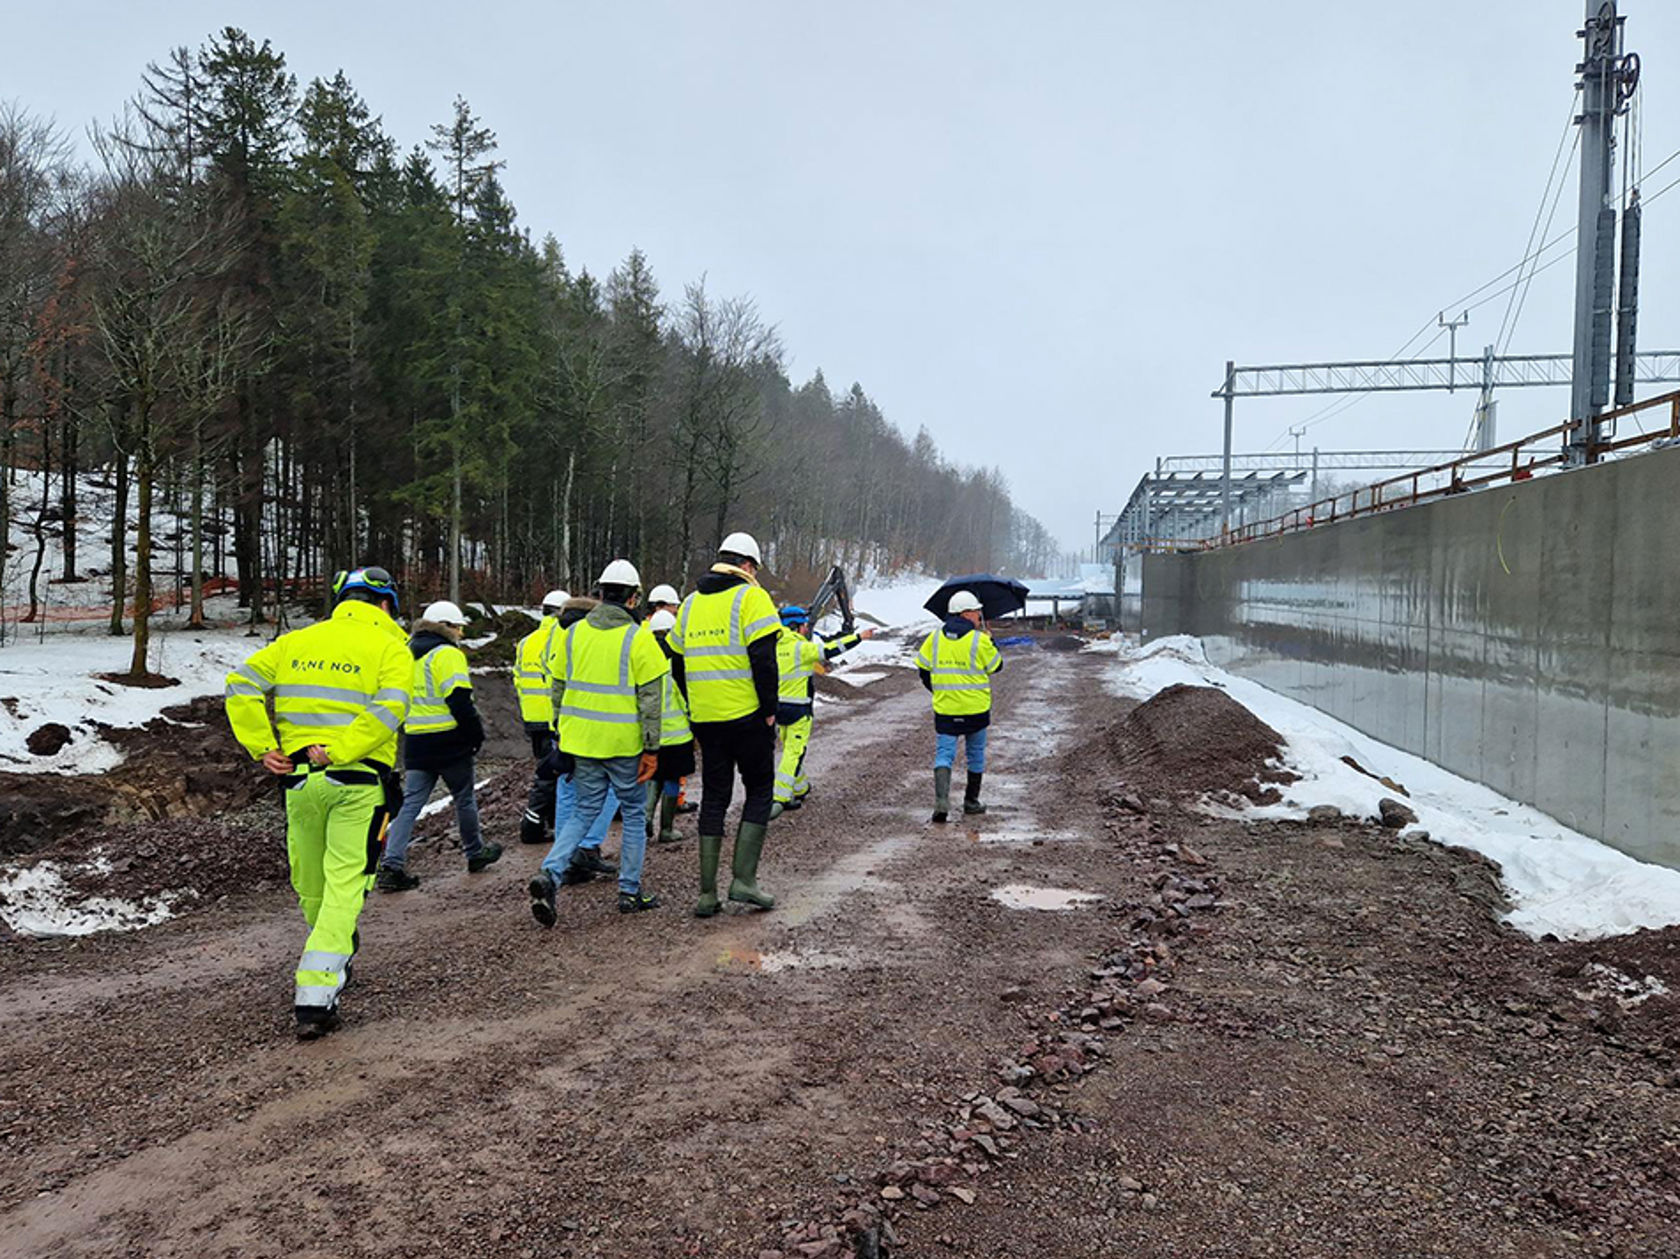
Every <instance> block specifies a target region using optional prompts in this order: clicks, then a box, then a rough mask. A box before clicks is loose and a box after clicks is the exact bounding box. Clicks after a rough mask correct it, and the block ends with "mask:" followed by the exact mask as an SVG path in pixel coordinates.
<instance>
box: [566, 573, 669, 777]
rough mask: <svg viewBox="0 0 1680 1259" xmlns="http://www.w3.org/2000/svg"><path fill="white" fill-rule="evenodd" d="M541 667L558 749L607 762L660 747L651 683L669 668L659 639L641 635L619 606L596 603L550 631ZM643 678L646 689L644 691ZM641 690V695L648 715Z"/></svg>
mask: <svg viewBox="0 0 1680 1259" xmlns="http://www.w3.org/2000/svg"><path fill="white" fill-rule="evenodd" d="M548 671H549V673H550V674H551V675H552V677H553V678H554V692H553V694H554V702H555V704H556V706H557V709H558V712H559V719H560V720H559V732H560V748H561V750H562V751H564V752H567V753H569V754H571V755H572V756H584V757H589V758H591V759H594V760H606V759H608V758H610V757H618V756H639V755H640V754H641V753H642V752H644V751H653V750H655V749H656V748H658V747H659V745H660V739H661V736H662V719H663V709H662V702H663V701H662V688H661V687H660V686H658V685H657V684H658V683H659V682H660V680H661V679H662V678H664V676H665V675H666V674H667V673H668V672H669V671H670V665H669V664H667V663H666V660H665V653H664V652H663V651H661V650H660V648H659V640H658V639H656V638H655V637H654V636H653V635H652V634H644V633H641V632H640V626H638V625H637V624H636V622H635V621H634V620H633V619H632V618H631V616H630V614H629V613H628V612H627V611H625V610H624V609H623V608H621V607H617V606H615V605H613V604H607V603H603V604H602V605H601V606H600V607H598V608H596V609H595V611H593V612H591V613H590V614H589V615H588V616H587V617H585V618H584V619H583V620H581V621H579V622H578V623H577V624H576V625H573V626H570V627H569V628H567V629H565V630H562V631H561V632H560V633H559V634H557V635H555V639H554V643H553V646H552V648H551V649H550V655H549V658H548ZM650 683H652V684H654V685H653V687H652V689H651V692H649V691H647V690H646V689H645V688H647V687H648V686H649V684H650ZM638 692H642V694H641V695H639V694H638ZM642 695H647V696H648V704H649V711H648V713H647V714H644V713H643V711H642V702H641V700H642ZM644 716H646V717H647V718H648V720H647V721H646V722H645V723H644Z"/></svg>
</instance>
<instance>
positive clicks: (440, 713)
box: [403, 643, 472, 734]
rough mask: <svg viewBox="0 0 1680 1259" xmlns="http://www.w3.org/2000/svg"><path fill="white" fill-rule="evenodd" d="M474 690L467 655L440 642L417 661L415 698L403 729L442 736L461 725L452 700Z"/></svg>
mask: <svg viewBox="0 0 1680 1259" xmlns="http://www.w3.org/2000/svg"><path fill="white" fill-rule="evenodd" d="M462 689H465V690H469V691H470V690H472V674H471V673H470V672H469V671H468V669H467V654H466V652H464V651H462V650H461V649H460V648H459V647H457V646H455V645H454V644H452V643H440V644H439V645H438V646H436V647H433V648H432V649H431V650H430V651H428V652H427V653H426V654H425V655H424V656H421V657H420V659H418V660H416V661H415V662H414V698H413V700H412V701H411V702H410V703H409V706H408V720H407V721H405V722H403V729H405V730H407V731H408V732H409V733H410V734H442V733H443V732H444V731H446V730H453V729H455V727H456V726H457V725H459V724H460V723H459V722H457V721H456V720H455V714H454V713H452V712H450V711H449V697H450V695H451V694H453V693H454V692H456V691H458V690H462Z"/></svg>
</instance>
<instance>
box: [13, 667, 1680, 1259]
mask: <svg viewBox="0 0 1680 1259" xmlns="http://www.w3.org/2000/svg"><path fill="white" fill-rule="evenodd" d="M1114 667H1115V666H1114V664H1113V662H1112V660H1111V659H1106V658H1099V657H1092V656H1079V655H1075V654H1071V653H1063V652H1052V651H1034V650H1031V649H1028V650H1024V651H1014V652H1012V653H1010V656H1009V667H1008V669H1007V670H1006V672H1005V674H1004V676H1003V679H1002V682H1001V686H1000V691H999V697H998V712H999V716H998V721H997V724H996V725H995V726H994V731H993V741H992V753H991V765H990V766H989V771H990V772H989V774H988V788H989V791H988V794H989V798H990V803H991V806H992V812H991V813H990V814H988V815H987V817H986V818H985V819H984V820H983V821H982V822H981V823H980V824H979V825H978V826H974V827H964V826H951V827H945V828H935V827H931V826H930V825H928V824H927V822H926V816H927V809H928V800H927V796H928V794H929V785H928V779H929V773H928V770H927V768H926V766H927V763H928V761H929V760H930V750H931V737H930V725H931V723H930V721H929V719H928V716H927V705H926V698H925V696H924V694H923V693H922V692H921V691H920V689H919V688H917V687H915V685H914V681H913V676H912V675H909V674H906V673H903V672H895V673H893V674H892V675H890V676H889V677H887V678H885V679H883V680H882V681H880V682H878V683H875V684H874V685H872V686H869V687H865V688H863V689H861V690H860V691H859V692H858V693H857V696H856V698H853V699H850V700H848V701H844V702H842V701H839V700H836V702H833V703H829V704H826V705H825V706H824V707H823V708H822V709H821V711H820V713H819V718H818V727H817V731H816V737H815V740H814V742H813V750H812V753H811V758H810V769H811V776H812V779H813V782H814V784H815V794H814V795H813V798H812V801H811V803H810V805H809V806H808V807H807V808H805V809H804V810H802V811H801V812H799V813H797V814H795V815H791V816H789V817H788V818H786V819H784V820H783V821H780V822H778V823H776V824H775V826H774V827H773V829H772V832H771V838H770V842H769V844H768V845H767V851H766V858H765V865H764V868H763V870H762V879H763V883H764V885H765V886H766V887H767V888H768V889H770V890H772V891H774V892H775V893H777V895H778V897H779V905H778V907H777V909H776V910H775V911H774V912H773V913H770V914H755V915H749V914H746V913H733V912H732V913H730V914H728V915H727V916H724V917H722V918H719V919H713V920H710V921H700V920H696V919H694V918H692V917H691V916H690V915H689V914H688V906H689V903H690V900H691V897H692V892H693V877H694V876H693V862H694V845H693V842H692V839H690V840H689V842H687V843H685V844H684V845H682V846H680V847H676V848H670V849H668V848H663V847H662V848H658V849H655V850H654V851H653V852H652V853H651V855H650V858H649V867H648V875H647V883H648V885H649V886H650V887H651V888H652V889H653V890H655V891H657V892H659V893H660V894H661V895H662V896H664V897H665V898H666V908H664V909H663V910H660V911H658V912H655V913H651V914H645V915H639V916H632V917H620V916H619V915H618V914H617V913H615V912H613V893H612V889H611V888H610V887H609V886H608V885H605V884H599V883H597V884H590V885H586V886H583V887H579V888H568V889H564V890H563V891H562V896H561V902H560V905H561V919H560V923H559V925H558V927H557V928H556V929H555V930H553V931H551V932H543V931H541V930H539V929H538V928H537V927H535V925H534V924H533V923H532V922H531V920H530V917H529V914H528V912H527V909H526V900H525V896H524V891H523V888H524V882H525V879H526V878H527V877H528V875H529V873H530V872H531V870H532V869H533V868H534V867H535V865H536V864H537V862H538V860H539V858H540V854H541V851H542V850H541V849H538V848H529V847H527V848H521V847H519V846H518V845H517V844H516V843H515V844H512V845H511V846H510V848H509V855H508V857H506V858H504V860H503V862H502V863H501V864H500V865H499V866H496V867H494V868H493V869H492V870H490V871H488V872H486V873H484V874H481V875H475V876H470V877H469V876H468V875H466V874H465V873H464V870H463V869H462V868H461V866H460V859H459V854H458V853H457V852H454V851H452V850H451V849H450V848H449V847H448V845H447V842H446V841H443V840H440V839H434V841H433V842H430V843H428V844H425V845H423V846H422V847H420V848H419V849H417V850H416V857H415V860H414V865H413V868H415V869H416V870H417V871H418V872H419V873H420V874H421V875H422V876H423V878H424V879H425V882H424V885H423V887H422V888H421V889H420V890H419V891H417V892H414V893H410V894H405V895H401V896H375V897H374V898H372V900H371V901H370V903H369V907H368V912H367V913H366V914H365V915H364V917H363V920H362V936H363V947H362V951H361V953H360V955H359V956H358V959H357V966H356V978H355V983H354V985H353V987H352V988H351V989H350V991H349V993H348V995H347V996H346V999H345V1009H346V1015H347V1023H346V1027H345V1028H344V1030H343V1031H341V1032H340V1033H338V1034H336V1035H334V1036H332V1037H330V1038H328V1039H326V1040H325V1041H322V1042H319V1043H314V1044H309V1045H301V1046H300V1045H298V1044H296V1043H295V1042H294V1041H293V1039H292V1037H291V1032H290V1009H289V1001H290V990H289V983H290V973H289V972H290V968H291V966H292V965H293V962H294V959H295V956H296V952H297V949H298V947H299V944H300V941H301V932H300V930H299V926H300V924H299V921H298V919H297V915H296V910H295V907H294V906H293V904H292V903H291V901H290V898H289V897H288V896H287V895H286V893H285V892H284V891H283V890H282V889H281V888H280V887H277V886H273V885H272V884H271V885H270V886H269V887H268V889H267V890H258V891H251V892H248V893H244V894H237V893H236V894H233V895H230V896H228V898H227V899H226V900H224V901H220V902H217V903H213V904H209V905H207V906H206V907H205V908H203V909H201V910H199V911H198V912H196V913H193V914H190V915H188V916H187V917H185V918H184V919H182V920H180V921H178V922H175V923H171V924H168V925H166V926H163V927H160V928H155V929H151V930H149V931H145V932H142V933H139V934H136V935H131V936H126V937H107V938H101V939H98V940H90V941H86V942H83V943H80V944H77V943H73V942H67V941H45V942H31V943H25V944H22V945H17V946H7V947H5V948H4V949H3V950H0V1254H4V1255H8V1256H9V1255H31V1256H34V1255H42V1256H50V1255H65V1256H70V1255H77V1256H80V1255H101V1256H103V1255H111V1256H117V1255H123V1256H127V1255H158V1256H223V1255H226V1256H234V1255H239V1256H246V1255H307V1256H361V1255H367V1256H407V1255H413V1256H425V1255H449V1256H480V1255H482V1256H516V1257H519V1256H524V1257H532V1259H534V1257H537V1256H603V1257H605V1256H666V1255H670V1256H681V1255H708V1256H748V1257H749V1259H751V1257H754V1256H760V1255H761V1254H775V1255H781V1254H785V1255H787V1256H790V1257H791V1256H796V1255H803V1256H831V1257H833V1256H842V1255H851V1254H865V1255H873V1254H889V1255H960V1256H976V1257H979V1256H1034V1257H1035V1259H1043V1257H1047V1256H1093V1257H1094V1256H1110V1255H1151V1256H1182V1255H1208V1256H1245V1255H1289V1256H1367V1255H1369V1256H1384V1257H1385V1259H1388V1257H1392V1256H1397V1255H1452V1256H1524V1257H1527V1256H1552V1255H1556V1256H1578V1255H1598V1256H1610V1255H1616V1256H1624V1255H1625V1256H1635V1255H1638V1256H1672V1255H1674V1254H1677V1253H1680V1144H1677V1142H1680V1136H1677V1134H1680V1074H1677V1072H1676V1054H1675V1051H1676V1049H1677V1048H1680V1009H1677V1007H1676V1000H1675V998H1673V997H1655V998H1651V999H1649V1000H1646V1001H1644V1002H1642V1003H1640V1004H1637V1005H1630V1006H1628V1007H1626V1008H1624V1007H1623V1005H1622V1004H1621V1003H1620V1002H1619V1001H1618V1000H1617V994H1616V991H1615V988H1614V985H1613V984H1606V983H1605V982H1603V981H1604V977H1605V976H1606V975H1615V974H1623V975H1624V977H1629V976H1632V977H1637V976H1639V975H1643V974H1645V973H1647V972H1648V973H1652V974H1656V975H1659V976H1666V978H1667V982H1668V983H1669V985H1670V987H1671V988H1673V989H1675V990H1676V991H1680V955H1677V952H1676V949H1675V946H1674V941H1673V939H1671V938H1670V937H1669V936H1667V935H1666V934H1647V935H1644V936H1642V937H1640V938H1638V939H1637V940H1635V941H1627V942H1619V943H1616V944H1612V945H1603V946H1564V945H1556V944H1536V943H1533V942H1529V941H1526V940H1524V939H1522V938H1521V937H1518V936H1516V935H1514V934H1513V933H1511V932H1510V931H1508V930H1507V929H1505V928H1503V927H1501V926H1499V925H1498V924H1497V921H1496V919H1495V916H1494V915H1495V910H1496V906H1497V901H1498V891H1497V883H1496V880H1495V879H1494V877H1493V873H1492V872H1491V871H1490V870H1489V869H1488V868H1487V867H1486V866H1485V865H1484V864H1482V863H1480V862H1479V861H1477V860H1476V859H1474V858H1471V857H1468V856H1465V855H1463V854H1459V853H1454V852H1450V851H1448V850H1444V849H1441V848H1439V847H1436V846H1434V845H1431V844H1428V843H1424V842H1418V841H1413V840H1409V839H1408V840H1401V839H1397V838H1396V837H1395V836H1394V835H1393V833H1392V832H1386V831H1382V830H1381V829H1379V828H1377V827H1375V826H1370V825H1366V824H1363V823H1356V822H1351V821H1349V822H1340V823H1332V824H1329V825H1321V826H1308V825H1305V824H1302V825H1292V824H1278V823H1272V824H1254V825H1246V826H1245V825H1242V824H1238V823H1234V822H1229V821H1218V820H1214V819H1210V818H1207V817H1205V816H1202V815H1199V814H1193V813H1190V812H1186V811H1184V810H1183V809H1182V808H1181V807H1180V806H1179V805H1178V804H1177V803H1175V802H1173V801H1170V800H1167V799H1165V798H1162V797H1158V796H1149V797H1146V798H1145V799H1143V800H1137V799H1132V800H1129V801H1127V800H1126V796H1127V795H1128V794H1130V793H1129V792H1128V790H1127V787H1126V785H1125V780H1126V777H1127V774H1126V768H1125V767H1124V766H1121V765H1117V764H1116V763H1115V760H1114V759H1113V758H1112V756H1111V754H1110V750H1109V748H1108V745H1107V744H1106V742H1105V741H1104V740H1103V739H1102V738H1100V737H1098V735H1097V734H1096V733H1095V732H1097V731H1099V730H1101V729H1105V728H1107V727H1108V726H1110V725H1111V724H1112V723H1113V720H1114V718H1115V717H1116V715H1117V714H1118V713H1119V712H1120V704H1119V701H1116V700H1114V699H1112V698H1110V697H1109V696H1107V695H1106V693H1105V691H1104V689H1103V687H1102V683H1101V678H1102V676H1103V674H1104V672H1105V671H1106V670H1109V669H1112V668H1114ZM522 793H523V780H522V771H521V770H519V769H515V770H514V771H511V772H510V773H509V774H508V775H507V776H506V777H505V778H503V779H502V780H499V781H498V782H497V783H496V784H494V785H493V786H492V787H490V788H488V789H487V790H486V792H485V793H484V794H485V796H486V799H487V803H488V807H487V810H486V820H487V823H488V825H489V826H490V828H491V831H492V833H493V834H494V833H496V832H498V831H499V832H500V833H501V836H502V838H504V839H505V840H510V841H511V839H512V837H513V829H514V826H515V821H516V817H517V808H518V803H519V801H520V799H521V798H522ZM1134 806H1141V809H1142V811H1141V812H1140V811H1139V809H1138V807H1134ZM442 821H443V820H442V819H437V820H436V821H435V823H434V824H433V825H432V826H430V827H429V828H428V829H429V831H430V832H431V833H432V834H434V835H438V834H440V833H441V831H442V830H443V827H442ZM681 821H682V824H683V826H684V829H685V833H687V834H689V835H692V818H684V819H682V820H681ZM157 825H158V827H159V830H158V831H157V836H158V842H160V843H161V842H164V841H165V839H167V837H168V835H169V834H170V832H169V830H168V826H169V824H167V823H159V824H157ZM225 834H226V836H227V841H226V842H245V843H263V842H267V843H270V844H272V854H273V855H272V861H273V864H274V870H275V872H276V873H275V877H276V878H277V879H278V878H283V877H284V876H283V871H284V853H283V848H282V845H281V841H280V839H279V836H278V831H277V829H275V828H274V827H273V826H271V827H270V828H269V829H268V830H267V831H266V832H265V830H264V828H263V827H261V826H258V825H251V824H242V825H241V826H239V827H236V828H230V829H229V830H228V831H227V832H226V833H225ZM265 834H266V835H267V838H266V839H265V838H263V836H264V835H265ZM1017 884H1019V885H1029V886H1033V887H1041V888H1056V889H1070V890H1076V891H1082V892H1089V893H1095V894H1098V895H1100V896H1102V897H1103V898H1104V899H1103V900H1102V901H1100V902H1095V903H1093V904H1090V905H1088V906H1087V907H1085V908H1080V909H1076V910H1072V911H1069V912H1060V913H1054V912H1039V911H1032V910H1021V909H1011V908H1007V907H1005V906H1004V905H1003V904H1001V903H999V902H998V901H997V900H995V899H993V898H992V897H991V893H992V892H993V891H994V890H996V889H999V888H1002V887H1006V886H1009V885H1017ZM1618 967H1620V968H1621V969H1620V970H1618V969H1617V968H1618ZM1624 995H1625V994H1624Z"/></svg>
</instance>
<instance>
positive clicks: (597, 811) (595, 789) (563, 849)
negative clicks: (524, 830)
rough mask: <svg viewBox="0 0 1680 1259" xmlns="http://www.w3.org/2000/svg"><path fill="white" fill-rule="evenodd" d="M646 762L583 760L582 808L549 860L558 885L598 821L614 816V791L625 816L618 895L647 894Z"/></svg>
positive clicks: (546, 865)
mask: <svg viewBox="0 0 1680 1259" xmlns="http://www.w3.org/2000/svg"><path fill="white" fill-rule="evenodd" d="M640 761H641V758H640V757H636V756H613V757H608V758H607V759H606V760H599V761H598V760H593V759H591V758H589V757H587V756H580V757H578V758H577V767H576V768H575V769H573V770H572V781H573V782H574V783H575V784H576V787H577V808H575V809H574V810H572V816H571V817H569V818H568V819H566V824H565V825H564V826H563V827H557V828H556V831H555V835H554V847H552V848H550V849H549V850H548V856H546V857H544V858H543V863H542V868H543V873H544V874H546V875H548V877H549V878H551V879H553V880H554V881H555V882H556V883H558V882H559V881H560V876H561V875H562V874H564V873H565V872H566V867H567V866H568V865H570V864H571V860H572V854H573V853H574V852H576V851H577V850H578V848H579V847H580V846H581V845H582V843H583V834H584V832H585V831H586V830H588V829H589V827H590V826H591V825H592V824H594V822H595V821H596V820H597V819H598V818H600V817H603V816H609V815H608V813H607V808H606V804H607V791H608V788H611V790H612V794H613V795H615V796H617V797H618V806H619V816H620V818H621V819H622V820H623V825H624V834H623V837H622V838H621V839H620V840H619V845H618V890H619V891H621V892H639V891H641V890H642V859H643V857H645V856H646V854H647V805H646V799H647V794H646V792H645V790H644V789H643V787H642V784H641V783H639V782H637V781H636V771H637V770H638V769H639V768H640Z"/></svg>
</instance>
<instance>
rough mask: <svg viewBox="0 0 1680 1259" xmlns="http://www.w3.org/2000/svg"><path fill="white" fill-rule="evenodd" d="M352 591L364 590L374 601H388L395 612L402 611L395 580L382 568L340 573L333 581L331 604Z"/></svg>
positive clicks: (356, 569) (353, 569)
mask: <svg viewBox="0 0 1680 1259" xmlns="http://www.w3.org/2000/svg"><path fill="white" fill-rule="evenodd" d="M352 590H365V591H367V592H368V593H369V594H371V595H373V596H374V597H375V598H376V599H389V600H390V601H391V607H392V609H393V610H395V611H398V612H400V611H402V601H401V600H400V599H398V598H397V583H396V579H395V578H393V577H392V576H391V574H390V573H388V572H386V571H385V570H384V569H383V568H377V567H370V568H352V569H351V570H350V571H349V572H347V573H340V574H339V575H338V577H337V578H336V579H335V580H334V581H333V602H335V603H336V602H338V601H339V600H341V599H343V598H345V597H346V596H348V595H349V594H350V592H351V591H352Z"/></svg>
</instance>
